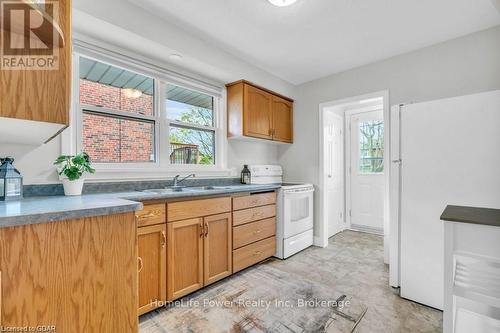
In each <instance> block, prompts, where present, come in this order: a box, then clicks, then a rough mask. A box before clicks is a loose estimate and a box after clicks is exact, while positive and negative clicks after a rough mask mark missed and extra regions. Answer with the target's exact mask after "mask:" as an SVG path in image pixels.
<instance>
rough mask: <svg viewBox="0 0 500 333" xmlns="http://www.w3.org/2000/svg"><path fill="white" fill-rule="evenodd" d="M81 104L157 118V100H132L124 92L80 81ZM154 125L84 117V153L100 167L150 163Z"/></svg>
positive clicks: (147, 96) (95, 116) (144, 97)
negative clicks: (154, 115)
mask: <svg viewBox="0 0 500 333" xmlns="http://www.w3.org/2000/svg"><path fill="white" fill-rule="evenodd" d="M80 103H81V104H90V105H95V106H102V107H105V108H108V109H113V110H120V111H124V112H131V113H136V114H144V115H152V114H153V97H152V96H149V95H145V94H143V95H142V96H140V97H138V98H135V99H132V98H127V97H126V96H124V95H123V93H122V89H120V88H115V87H111V86H106V85H103V84H100V83H97V82H92V81H87V80H80ZM153 137H154V127H153V124H152V123H149V122H140V121H132V120H126V119H117V118H112V117H108V116H100V115H95V114H88V113H84V114H83V150H84V151H85V152H87V153H88V154H89V155H90V157H91V158H92V161H93V162H97V163H118V162H150V158H151V155H152V154H153V153H154V147H153V142H154V139H153Z"/></svg>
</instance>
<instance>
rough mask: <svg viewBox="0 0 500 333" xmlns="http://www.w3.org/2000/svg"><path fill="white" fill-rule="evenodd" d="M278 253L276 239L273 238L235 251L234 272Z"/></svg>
mask: <svg viewBox="0 0 500 333" xmlns="http://www.w3.org/2000/svg"><path fill="white" fill-rule="evenodd" d="M275 252H276V237H274V236H272V237H269V238H266V239H263V240H260V241H258V242H255V243H252V244H250V245H247V246H244V247H240V248H239V249H237V250H234V251H233V272H234V273H236V272H238V271H241V270H242V269H244V268H247V267H249V266H252V265H254V264H256V263H258V262H260V261H262V260H264V259H266V258H269V257H271V256H273V255H274V253H275Z"/></svg>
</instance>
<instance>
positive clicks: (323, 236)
mask: <svg viewBox="0 0 500 333" xmlns="http://www.w3.org/2000/svg"><path fill="white" fill-rule="evenodd" d="M380 97H382V98H383V114H384V142H385V147H384V149H385V151H384V153H385V155H384V169H385V170H388V172H385V173H384V184H385V189H384V262H385V263H389V258H390V255H389V251H390V248H389V243H390V242H389V239H390V235H391V233H390V214H389V200H390V198H389V186H390V170H389V167H390V163H389V162H390V161H389V160H390V158H389V157H390V156H391V146H390V131H391V123H390V108H389V105H390V102H389V90H381V91H377V92H373V93H368V94H364V95H358V96H352V97H348V98H343V99H339V100H333V101H330V102H325V103H321V104H319V108H318V109H319V131H318V132H319V138H318V141H319V175H318V177H319V179H318V184H319V186H318V190H319V191H318V192H319V197H320V200H319V221H320V222H319V224H318V227H319V228H318V230H317V231H316V232H317V233H318V234H317V236H315V237H314V245H316V246H321V247H326V246H327V245H328V221H326V219H325V213H324V210H325V208H326V206H325V203H324V200H325V194H324V191H325V189H326V186H325V184H324V179H323V173H324V170H323V169H324V168H323V163H324V156H323V149H324V147H323V135H324V131H323V122H324V119H323V118H324V112H325V108H331V107H335V106H336V107H342V106H343V105H349V104H354V103H356V102H359V101H363V100H370V99H374V98H380ZM344 117H345V115H344ZM344 126H345V125H344ZM345 133H346V131H345V127H344V184H345V180H346V176H345V173H346V172H347V168H345V162H346V156H345V152H346V149H345V148H346V146H345V138H346V135H345ZM344 192H345V191H344ZM344 194H345V193H344ZM345 199H346V196H344V203H345ZM345 216H346V214H344V221H345ZM394 255H395V256H396V257H399V253H395V254H394Z"/></svg>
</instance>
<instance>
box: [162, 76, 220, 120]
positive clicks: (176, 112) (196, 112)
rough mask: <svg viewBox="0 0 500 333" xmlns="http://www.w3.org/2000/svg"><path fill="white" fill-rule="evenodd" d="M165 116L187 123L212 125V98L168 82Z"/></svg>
mask: <svg viewBox="0 0 500 333" xmlns="http://www.w3.org/2000/svg"><path fill="white" fill-rule="evenodd" d="M167 117H168V118H169V119H171V120H177V121H182V122H184V123H188V124H196V125H202V126H214V98H213V97H212V96H210V95H206V94H202V93H199V92H196V91H193V90H189V89H186V88H181V87H178V86H174V85H171V84H168V85H167Z"/></svg>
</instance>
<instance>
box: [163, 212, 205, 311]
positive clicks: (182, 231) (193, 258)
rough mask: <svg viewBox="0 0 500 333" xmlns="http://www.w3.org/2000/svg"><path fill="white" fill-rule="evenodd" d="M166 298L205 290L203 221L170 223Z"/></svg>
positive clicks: (199, 219)
mask: <svg viewBox="0 0 500 333" xmlns="http://www.w3.org/2000/svg"><path fill="white" fill-rule="evenodd" d="M167 230H168V233H167V238H168V241H167V250H168V251H167V260H168V263H169V264H168V265H167V299H168V300H169V301H171V300H174V299H176V298H179V297H181V296H184V295H187V294H189V293H191V292H193V291H195V290H197V289H200V288H201V287H203V237H204V228H203V219H202V218H195V219H189V220H183V221H177V222H170V223H167Z"/></svg>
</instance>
